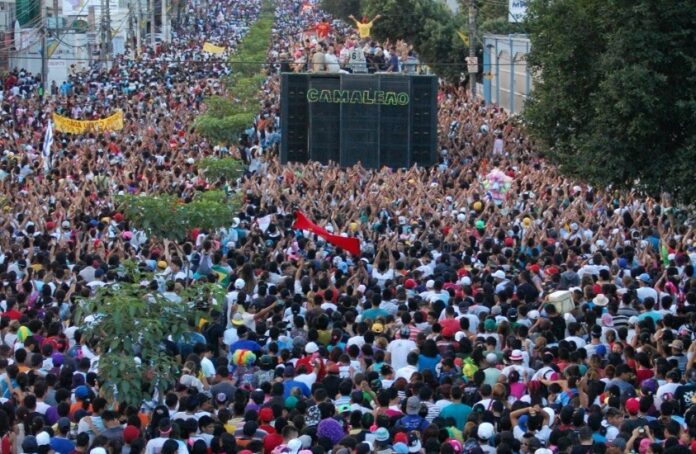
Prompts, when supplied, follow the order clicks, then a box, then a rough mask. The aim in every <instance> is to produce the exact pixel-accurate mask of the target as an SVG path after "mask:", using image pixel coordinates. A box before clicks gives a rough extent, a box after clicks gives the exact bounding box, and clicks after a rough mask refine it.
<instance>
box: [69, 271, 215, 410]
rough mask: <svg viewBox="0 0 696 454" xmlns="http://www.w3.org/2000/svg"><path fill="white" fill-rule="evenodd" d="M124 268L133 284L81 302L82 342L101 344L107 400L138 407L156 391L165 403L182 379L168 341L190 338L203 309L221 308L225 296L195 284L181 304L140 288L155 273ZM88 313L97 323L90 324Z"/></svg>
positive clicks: (100, 292) (103, 291) (102, 291)
mask: <svg viewBox="0 0 696 454" xmlns="http://www.w3.org/2000/svg"><path fill="white" fill-rule="evenodd" d="M124 266H125V268H126V269H125V270H124V274H125V275H126V276H129V277H130V278H129V279H126V280H127V281H130V282H119V283H118V284H115V285H114V286H112V287H103V288H100V289H99V290H98V291H97V293H96V294H95V295H94V296H92V297H90V298H85V299H83V300H81V301H80V302H79V305H78V310H77V314H76V316H77V319H78V320H80V321H81V323H80V326H84V327H85V328H84V333H83V341H85V342H89V341H91V340H95V341H96V342H97V346H98V349H99V351H100V357H99V376H100V377H102V378H103V379H104V382H103V383H102V384H101V388H102V389H103V390H104V392H105V393H106V397H107V398H112V399H114V400H117V401H119V402H126V403H128V404H132V405H136V406H139V405H140V403H141V402H142V401H143V400H145V399H149V398H150V397H151V396H152V393H153V391H157V392H158V395H159V396H160V399H161V398H162V396H163V395H164V392H165V391H166V390H167V389H169V388H170V387H171V386H172V385H173V384H174V382H175V380H176V377H178V375H179V371H178V366H179V365H178V362H177V359H176V358H174V357H173V356H171V355H169V354H167V352H166V350H165V349H164V347H163V341H164V340H165V339H166V338H167V337H168V336H171V337H172V338H173V339H175V340H177V339H182V338H185V334H186V333H187V332H189V331H190V328H189V327H190V326H191V325H194V324H195V323H196V322H197V321H198V320H199V318H200V316H201V315H203V313H204V312H202V310H203V309H207V308H209V307H212V306H216V305H218V302H220V301H222V297H223V296H224V295H223V292H222V290H221V289H220V288H219V287H217V286H213V285H211V284H194V285H193V286H191V287H189V288H187V289H185V290H184V291H182V292H181V293H180V296H181V297H182V301H181V302H172V301H171V300H169V299H167V298H165V297H164V296H163V295H162V294H161V293H159V292H156V291H154V292H153V291H149V290H148V289H147V288H145V287H143V286H141V285H140V282H141V281H142V280H144V279H145V280H149V279H151V278H152V275H151V274H148V273H141V272H139V271H138V270H137V267H136V266H135V263H133V262H127V263H125V264H124ZM87 315H89V316H91V318H93V320H92V321H89V322H85V316H87ZM136 355H137V357H138V358H139V359H136Z"/></svg>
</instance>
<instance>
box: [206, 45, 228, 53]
mask: <svg viewBox="0 0 696 454" xmlns="http://www.w3.org/2000/svg"><path fill="white" fill-rule="evenodd" d="M203 52H208V53H209V54H216V55H217V54H221V53H223V52H225V48H224V47H220V46H216V45H215V44H211V43H205V44H203Z"/></svg>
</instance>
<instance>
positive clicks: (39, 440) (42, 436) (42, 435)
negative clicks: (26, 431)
mask: <svg viewBox="0 0 696 454" xmlns="http://www.w3.org/2000/svg"><path fill="white" fill-rule="evenodd" d="M36 444H37V445H39V446H48V445H50V444H51V436H50V435H48V432H46V431H43V432H39V433H38V434H37V435H36Z"/></svg>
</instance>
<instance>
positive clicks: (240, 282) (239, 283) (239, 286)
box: [234, 278, 246, 290]
mask: <svg viewBox="0 0 696 454" xmlns="http://www.w3.org/2000/svg"><path fill="white" fill-rule="evenodd" d="M245 285H246V282H244V279H241V278H239V279H237V280H236V281H234V288H236V289H237V290H241V289H243V288H244V286H245Z"/></svg>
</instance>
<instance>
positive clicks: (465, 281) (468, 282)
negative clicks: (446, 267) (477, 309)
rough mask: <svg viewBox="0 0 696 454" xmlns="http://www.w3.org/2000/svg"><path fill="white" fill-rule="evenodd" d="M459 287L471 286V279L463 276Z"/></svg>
mask: <svg viewBox="0 0 696 454" xmlns="http://www.w3.org/2000/svg"><path fill="white" fill-rule="evenodd" d="M459 285H465V286H466V285H471V278H470V277H469V276H462V278H461V279H459Z"/></svg>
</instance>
